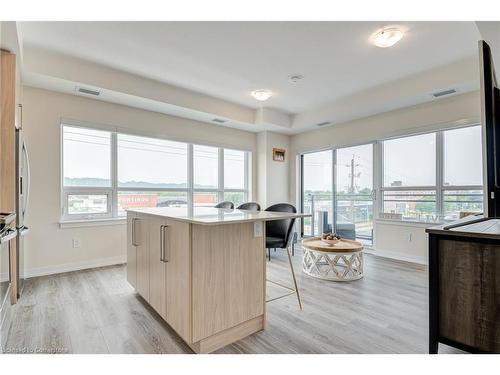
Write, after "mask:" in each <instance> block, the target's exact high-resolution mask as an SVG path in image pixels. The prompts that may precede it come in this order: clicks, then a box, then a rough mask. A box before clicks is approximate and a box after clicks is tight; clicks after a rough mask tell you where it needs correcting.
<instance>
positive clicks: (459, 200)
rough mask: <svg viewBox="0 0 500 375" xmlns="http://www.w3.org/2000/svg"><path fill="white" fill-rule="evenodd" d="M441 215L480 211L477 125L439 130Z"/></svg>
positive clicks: (480, 180)
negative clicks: (440, 131) (441, 186)
mask: <svg viewBox="0 0 500 375" xmlns="http://www.w3.org/2000/svg"><path fill="white" fill-rule="evenodd" d="M443 160H444V165H443V175H444V178H443V215H444V219H445V220H455V219H458V218H460V214H461V213H470V212H482V211H483V190H482V184H483V168H482V150H481V127H480V126H474V127H469V128H462V129H453V130H447V131H445V132H443Z"/></svg>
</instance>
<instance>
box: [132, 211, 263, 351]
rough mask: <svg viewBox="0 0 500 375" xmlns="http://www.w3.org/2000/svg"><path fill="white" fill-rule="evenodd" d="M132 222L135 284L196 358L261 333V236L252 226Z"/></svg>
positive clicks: (138, 217)
mask: <svg viewBox="0 0 500 375" xmlns="http://www.w3.org/2000/svg"><path fill="white" fill-rule="evenodd" d="M134 215H135V216H134ZM127 220H128V231H129V232H130V233H129V244H131V245H129V251H128V254H130V259H129V261H130V265H128V268H129V269H130V276H129V282H130V284H131V285H133V286H134V287H135V289H136V291H137V292H138V293H139V294H140V295H141V296H142V297H143V298H144V299H145V300H146V301H147V302H148V303H149V304H150V305H151V306H152V307H153V308H154V309H155V310H156V312H157V313H158V314H159V315H160V316H161V317H162V318H163V319H164V320H165V321H166V322H167V323H168V324H169V325H170V327H172V329H174V330H175V331H176V332H177V333H178V334H179V336H181V337H182V339H183V340H184V341H186V343H187V344H189V345H190V347H191V348H192V349H193V350H194V351H195V352H197V353H206V352H210V351H213V350H216V349H218V348H220V347H222V346H224V345H227V344H228V343H231V342H234V341H236V340H238V339H241V338H243V337H245V336H247V335H249V334H251V333H253V332H257V331H259V330H261V329H263V328H264V315H265V304H264V301H265V259H264V236H263V234H260V235H255V226H254V223H252V222H250V223H237V224H224V225H196V224H192V223H189V222H186V221H183V220H175V219H172V218H167V217H162V216H159V215H148V214H143V213H139V212H136V213H135V214H134V213H129V214H128V219H127ZM260 225H262V224H260ZM134 243H135V245H133V244H134ZM134 250H135V251H134ZM134 262H135V266H134ZM134 270H135V272H136V274H135V276H134V274H133V272H134ZM134 281H135V285H134Z"/></svg>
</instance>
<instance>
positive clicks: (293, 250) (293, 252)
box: [292, 243, 295, 256]
mask: <svg viewBox="0 0 500 375" xmlns="http://www.w3.org/2000/svg"><path fill="white" fill-rule="evenodd" d="M292 256H295V244H294V243H293V244H292Z"/></svg>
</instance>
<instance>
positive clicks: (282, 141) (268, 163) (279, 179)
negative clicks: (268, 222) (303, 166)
mask: <svg viewBox="0 0 500 375" xmlns="http://www.w3.org/2000/svg"><path fill="white" fill-rule="evenodd" d="M289 143H290V137H289V136H288V135H285V134H278V133H273V132H269V131H265V132H261V133H258V134H257V166H258V175H259V176H258V193H257V197H258V202H259V203H260V204H261V206H262V207H268V206H270V205H272V204H276V203H283V202H289V201H290V200H289V193H288V185H289V164H290V162H289V160H290V153H289ZM273 148H281V149H285V161H284V162H280V161H275V160H273Z"/></svg>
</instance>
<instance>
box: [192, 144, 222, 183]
mask: <svg viewBox="0 0 500 375" xmlns="http://www.w3.org/2000/svg"><path fill="white" fill-rule="evenodd" d="M193 166H194V173H193V174H194V188H195V189H217V188H218V187H219V149H218V148H217V147H209V146H199V145H194V146H193Z"/></svg>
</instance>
